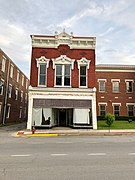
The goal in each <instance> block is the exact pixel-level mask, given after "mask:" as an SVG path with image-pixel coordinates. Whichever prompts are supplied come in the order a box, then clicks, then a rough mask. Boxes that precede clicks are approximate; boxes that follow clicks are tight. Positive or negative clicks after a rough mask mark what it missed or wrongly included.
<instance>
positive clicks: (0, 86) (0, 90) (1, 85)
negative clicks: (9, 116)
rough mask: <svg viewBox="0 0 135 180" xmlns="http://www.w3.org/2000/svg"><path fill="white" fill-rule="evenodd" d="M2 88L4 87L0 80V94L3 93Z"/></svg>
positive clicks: (2, 81)
mask: <svg viewBox="0 0 135 180" xmlns="http://www.w3.org/2000/svg"><path fill="white" fill-rule="evenodd" d="M3 89H4V80H2V79H1V80H0V95H3Z"/></svg>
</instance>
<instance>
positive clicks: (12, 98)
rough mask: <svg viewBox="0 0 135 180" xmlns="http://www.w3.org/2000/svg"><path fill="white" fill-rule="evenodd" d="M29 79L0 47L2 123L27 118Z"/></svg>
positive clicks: (0, 108)
mask: <svg viewBox="0 0 135 180" xmlns="http://www.w3.org/2000/svg"><path fill="white" fill-rule="evenodd" d="M28 86H29V80H28V78H27V77H26V76H25V75H24V73H23V72H22V71H21V70H20V69H19V68H18V67H17V66H16V65H15V64H14V62H13V61H12V60H11V59H10V58H9V57H8V56H7V55H6V54H5V53H4V52H3V51H2V50H1V49H0V124H6V123H11V122H17V121H20V120H21V121H23V120H26V119H27V109H28Z"/></svg>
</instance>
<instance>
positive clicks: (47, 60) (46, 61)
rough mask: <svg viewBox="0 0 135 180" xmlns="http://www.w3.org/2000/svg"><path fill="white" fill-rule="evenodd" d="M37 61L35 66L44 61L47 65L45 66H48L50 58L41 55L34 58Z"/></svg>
mask: <svg viewBox="0 0 135 180" xmlns="http://www.w3.org/2000/svg"><path fill="white" fill-rule="evenodd" d="M36 61H37V67H39V64H41V63H44V64H46V65H47V68H48V67H49V61H50V59H47V58H46V57H45V56H41V57H40V58H36Z"/></svg>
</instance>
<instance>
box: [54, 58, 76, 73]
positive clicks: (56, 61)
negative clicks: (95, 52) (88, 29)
mask: <svg viewBox="0 0 135 180" xmlns="http://www.w3.org/2000/svg"><path fill="white" fill-rule="evenodd" d="M52 61H53V69H55V66H56V65H58V64H60V65H66V64H70V65H71V69H72V70H73V69H74V61H75V59H71V58H69V57H67V56H66V55H61V56H59V57H58V58H55V59H54V58H53V59H52Z"/></svg>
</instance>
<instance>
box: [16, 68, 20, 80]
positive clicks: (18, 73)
mask: <svg viewBox="0 0 135 180" xmlns="http://www.w3.org/2000/svg"><path fill="white" fill-rule="evenodd" d="M19 75H20V72H19V71H17V78H16V80H17V82H19Z"/></svg>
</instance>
